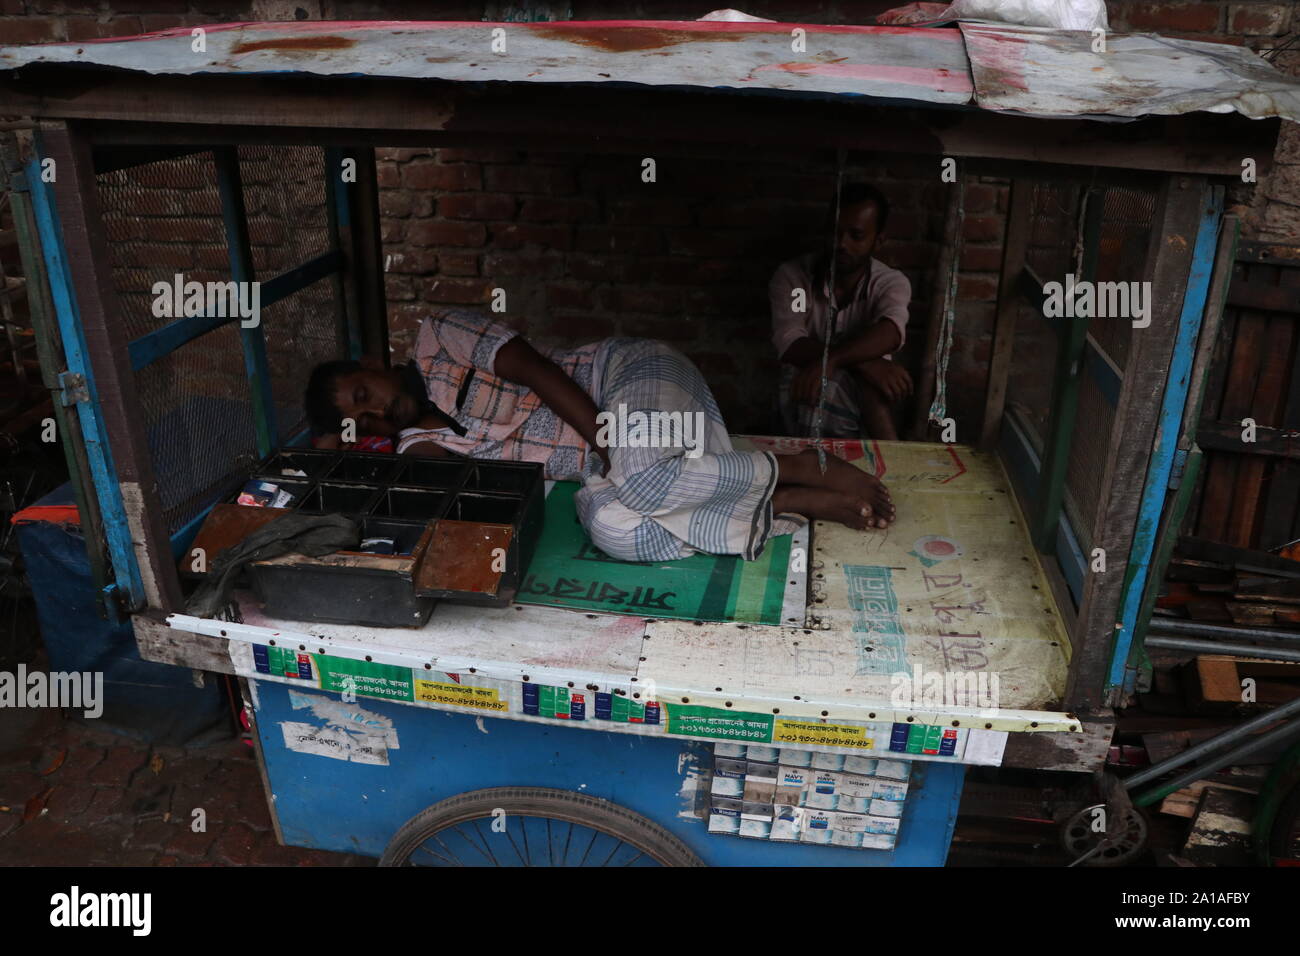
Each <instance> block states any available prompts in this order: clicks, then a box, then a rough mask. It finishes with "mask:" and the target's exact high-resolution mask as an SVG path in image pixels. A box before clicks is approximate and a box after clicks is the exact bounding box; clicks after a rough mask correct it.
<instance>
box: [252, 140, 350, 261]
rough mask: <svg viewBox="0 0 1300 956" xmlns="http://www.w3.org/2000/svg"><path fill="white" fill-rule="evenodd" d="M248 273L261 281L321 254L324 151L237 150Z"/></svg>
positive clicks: (324, 245) (325, 231) (325, 244)
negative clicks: (250, 261) (250, 254)
mask: <svg viewBox="0 0 1300 956" xmlns="http://www.w3.org/2000/svg"><path fill="white" fill-rule="evenodd" d="M239 175H240V178H241V179H242V180H243V185H244V208H245V211H246V212H247V214H248V238H249V244H250V245H251V246H252V252H253V270H254V271H255V272H256V273H257V277H258V278H259V279H261V280H262V281H266V280H267V279H269V278H271V277H272V276H275V275H279V274H280V273H281V272H284V271H285V270H286V269H292V268H293V267H295V266H299V265H302V264H303V263H304V262H307V261H308V260H309V259H314V258H315V257H316V256H319V255H320V254H321V253H323V252H325V251H327V250H328V249H329V246H330V241H329V219H328V213H327V210H326V204H325V151H324V150H323V149H321V148H320V147H318V146H241V147H239Z"/></svg>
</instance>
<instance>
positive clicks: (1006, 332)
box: [979, 178, 1034, 451]
mask: <svg viewBox="0 0 1300 956" xmlns="http://www.w3.org/2000/svg"><path fill="white" fill-rule="evenodd" d="M1033 192H1034V190H1033V184H1032V182H1030V181H1029V180H1027V179H1024V178H1020V179H1016V180H1013V181H1012V183H1011V197H1010V205H1009V207H1008V209H1007V226H1006V236H1005V237H1004V239H1003V241H1002V273H1001V276H1000V279H999V283H998V305H997V318H996V320H995V321H994V327H993V355H992V356H991V358H990V359H989V377H988V390H987V392H986V394H985V398H984V421H983V423H982V427H981V429H980V440H979V448H980V450H981V451H989V450H991V449H992V448H993V447H995V446H996V445H997V441H998V433H999V432H1000V430H1001V428H1002V408H1003V406H1004V405H1005V404H1006V399H1007V376H1008V374H1009V372H1010V370H1011V352H1012V349H1013V348H1014V347H1015V337H1016V315H1017V313H1019V311H1020V297H1019V295H1018V293H1017V289H1016V284H1017V281H1018V279H1019V276H1020V271H1021V269H1023V268H1024V265H1025V252H1026V248H1027V246H1028V242H1029V223H1030V213H1031V208H1030V207H1031V200H1032V198H1033Z"/></svg>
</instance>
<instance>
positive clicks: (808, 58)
mask: <svg viewBox="0 0 1300 956" xmlns="http://www.w3.org/2000/svg"><path fill="white" fill-rule="evenodd" d="M204 29H205V30H206V37H205V41H206V46H207V50H206V52H204V53H195V52H193V50H192V49H191V46H192V42H191V35H190V30H189V29H183V30H173V31H168V32H167V33H160V34H150V35H146V36H141V37H131V38H126V39H122V40H105V41H99V42H93V43H61V44H42V45H40V46H27V47H12V46H11V47H3V48H0V68H4V67H10V66H20V65H23V64H26V63H94V64H98V65H102V66H115V67H120V68H123V69H128V70H142V71H144V72H147V73H156V74H167V73H172V74H195V73H244V74H248V73H285V72H288V73H310V74H317V75H322V76H347V75H359V74H364V75H367V76H382V77H409V78H430V79H440V80H454V81H460V82H465V81H475V82H481V81H506V82H523V83H637V84H643V85H648V86H674V87H706V88H713V89H717V88H723V89H757V90H768V91H774V92H784V93H804V94H820V95H830V96H854V95H856V96H871V97H881V98H898V99H912V100H922V101H927V102H933V103H947V104H962V103H969V102H970V101H971V93H972V88H971V81H970V64H969V62H968V61H967V59H966V52H965V46H964V44H963V43H962V40H961V36H960V34H958V33H957V32H956V31H952V30H942V31H939V30H916V29H904V28H899V27H842V26H813V25H810V26H804V27H802V29H804V30H805V31H807V35H806V47H807V52H795V51H794V50H793V49H792V40H791V32H790V31H791V30H792V29H794V28H793V27H791V26H789V25H785V24H775V23H726V22H713V21H707V22H696V21H691V22H673V21H654V22H637V21H610V22H583V21H575V22H559V23H487V22H437V21H435V22H403V21H391V22H349V23H339V22H322V21H316V22H309V21H303V22H295V23H235V24H222V25H218V26H212V27H206V28H204ZM498 29H499V30H501V31H503V33H501V34H498V35H497V36H498V37H501V38H503V39H504V43H505V52H494V51H493V39H494V36H493V34H494V31H495V30H498Z"/></svg>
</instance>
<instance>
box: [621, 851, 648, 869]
mask: <svg viewBox="0 0 1300 956" xmlns="http://www.w3.org/2000/svg"><path fill="white" fill-rule="evenodd" d="M643 856H645V850H637V851H636V856H634V857H632V859H630V860H628V861H627V862H626V863H624V864H623V865H624V866H631V865H632V864H633V863H635V862H636V861H637V860H639V859H641V857H643Z"/></svg>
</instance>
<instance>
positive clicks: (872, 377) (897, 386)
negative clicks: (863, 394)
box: [858, 358, 912, 403]
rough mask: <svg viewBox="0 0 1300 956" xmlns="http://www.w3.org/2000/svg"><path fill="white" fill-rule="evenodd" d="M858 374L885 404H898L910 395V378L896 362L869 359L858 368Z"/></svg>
mask: <svg viewBox="0 0 1300 956" xmlns="http://www.w3.org/2000/svg"><path fill="white" fill-rule="evenodd" d="M858 374H859V375H861V376H862V380H863V381H864V382H866V383H867V384H868V385H870V386H871V387H872V388H874V389H875V390H876V391H877V392H879V393H880V394H881V396H882V397H883V398H884V399H885V400H886V401H887V402H891V403H892V402H899V401H902V400H903V399H905V398H907V396H909V395H911V394H912V376H910V375H908V374H907V369H905V368H903V366H902V365H900V364H899V363H898V362H891V361H890V360H889V359H885V358H875V359H869V360H867V361H866V362H863V363H861V364H860V365H859V366H858Z"/></svg>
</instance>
